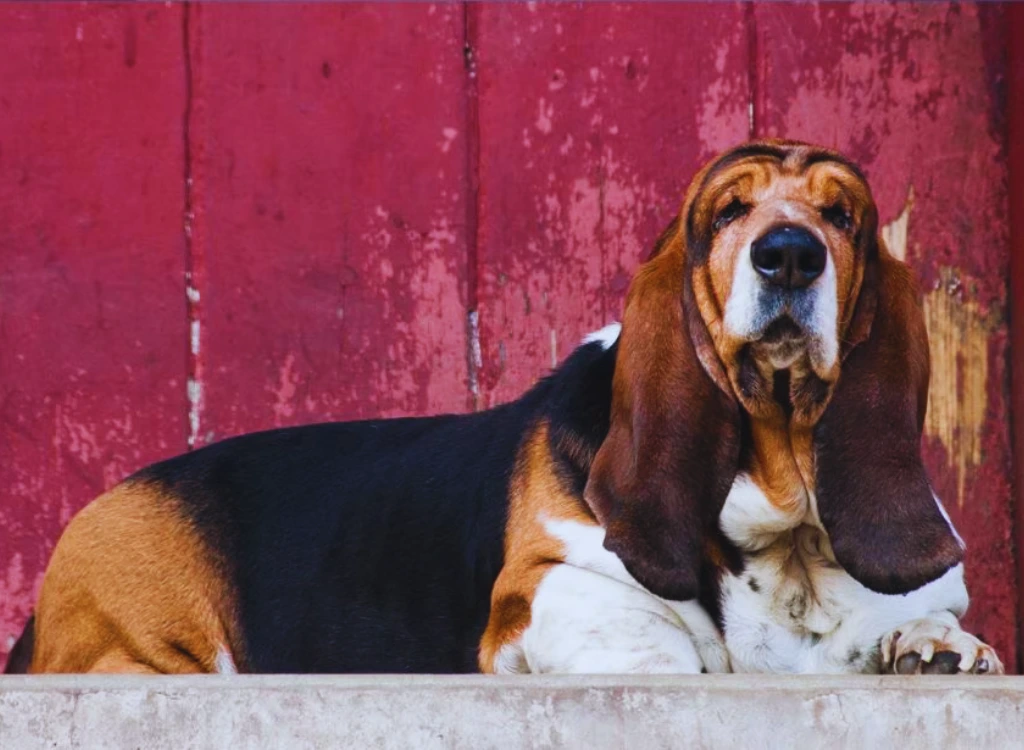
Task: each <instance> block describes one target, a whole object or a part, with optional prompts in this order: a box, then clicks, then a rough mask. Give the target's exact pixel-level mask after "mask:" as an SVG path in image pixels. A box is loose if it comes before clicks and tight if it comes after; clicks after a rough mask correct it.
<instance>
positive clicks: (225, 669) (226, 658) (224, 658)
mask: <svg viewBox="0 0 1024 750" xmlns="http://www.w3.org/2000/svg"><path fill="white" fill-rule="evenodd" d="M213 668H214V669H215V670H216V671H217V674H238V667H237V666H235V660H234V659H233V658H231V652H230V651H228V649H227V647H226V646H223V645H222V646H220V648H218V649H217V656H216V657H215V658H214V660H213Z"/></svg>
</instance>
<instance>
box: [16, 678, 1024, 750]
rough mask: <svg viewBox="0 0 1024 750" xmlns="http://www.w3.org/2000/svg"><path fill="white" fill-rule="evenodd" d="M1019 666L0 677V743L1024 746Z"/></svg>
mask: <svg viewBox="0 0 1024 750" xmlns="http://www.w3.org/2000/svg"><path fill="white" fill-rule="evenodd" d="M1022 746H1024V678H1017V677H987V678H986V677H947V678H942V677H928V678H920V677H918V678H913V677H907V678H903V677H841V678H837V677H828V678H824V677H811V678H808V677H802V678H780V677H753V676H741V675H727V676H714V677H712V676H703V677H670V678H665V677H644V678H640V677H513V678H498V677H481V676H469V677H430V676H416V677H404V676H403V677H326V676H302V677H296V676H241V677H214V676H209V677H120V676H109V677H108V676H102V677H100V676H51V677H22V676H14V677H2V678H0V748H2V749H3V750H31V749H33V748H44V747H45V748H144V749H145V750H161V749H163V748H167V749H168V750H184V749H185V748H218V749H221V748H261V749H262V748H340V747H352V748H374V749H376V748H417V749H419V748H467V749H468V750H484V749H485V748H536V747H543V748H573V749H577V748H584V749H585V750H600V749H602V748H629V749H630V750H642V749H644V748H686V749H687V750H689V749H691V748H692V749H696V748H729V750H733V749H734V748H758V749H759V750H760V749H761V748H787V749H788V748H799V750H810V748H814V747H828V748H830V749H831V748H841V747H850V748H884V747H898V748H901V750H913V749H914V748H928V749H929V750H935V749H937V748H964V747H966V748H971V749H972V750H991V749H992V748H1003V747H1006V748H1010V747H1015V748H1020V747H1022Z"/></svg>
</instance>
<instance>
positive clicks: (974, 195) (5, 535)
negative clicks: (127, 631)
mask: <svg viewBox="0 0 1024 750" xmlns="http://www.w3.org/2000/svg"><path fill="white" fill-rule="evenodd" d="M1003 14H1004V10H1003V9H1002V8H1000V7H980V6H975V5H970V4H964V5H960V4H946V3H928V4H876V3H869V4H850V3H820V4H809V5H791V4H772V3H756V4H746V5H740V4H725V3H694V4H660V3H624V4H614V5H612V4H604V3H575V4H568V3H562V4H551V5H548V4H535V3H530V4H525V5H524V4H489V3H485V4H479V5H468V6H465V7H464V6H462V5H451V4H438V5H426V4H403V5H396V4H369V3H367V4H312V3H311V4H276V5H267V4H249V5H247V4H219V3H210V4H192V5H190V6H189V7H188V8H187V9H186V8H183V7H182V6H180V5H171V6H166V7H165V6H163V5H144V6H136V5H133V4H117V3H114V4H104V5H102V6H99V5H76V6H72V5H67V4H61V5H56V6H55V5H50V4H45V3H35V4H33V3H21V4H9V5H7V6H3V7H0V48H2V49H4V51H5V52H6V53H7V54H6V55H5V56H4V58H3V60H0V79H2V80H3V81H4V88H3V91H0V253H2V265H0V352H2V355H0V453H2V455H0V487H2V488H3V489H4V490H5V491H6V493H7V494H6V495H5V496H4V497H3V498H0V654H2V653H4V652H5V650H6V648H7V638H9V637H10V636H12V635H14V634H16V632H17V630H18V629H19V628H20V627H21V624H22V622H23V621H24V618H25V616H26V615H27V613H28V611H29V609H30V607H31V604H32V601H33V599H34V596H35V591H36V590H37V587H38V585H39V581H40V577H41V574H42V570H43V566H44V565H45V562H46V557H47V555H48V553H49V550H50V549H51V548H52V545H53V543H54V541H55V540H56V538H57V535H58V533H59V530H60V528H62V526H63V525H64V524H65V523H66V522H67V520H68V519H69V518H70V517H71V515H72V514H73V513H74V512H75V511H77V510H78V509H79V508H80V507H81V506H82V505H83V504H84V503H85V502H87V501H88V500H89V499H90V498H91V497H93V496H95V495H96V494H97V493H99V492H101V491H102V490H103V489H104V488H105V487H108V486H110V485H111V484H112V483H114V482H116V481H118V480H119V479H120V478H122V477H123V476H124V475H125V474H127V473H129V472H131V471H133V470H134V469H136V468H139V467H141V466H143V465H145V464H146V463H149V462H150V461H152V460H154V459H156V458H159V457H162V456H167V455H172V454H175V453H178V452H180V451H182V450H184V449H185V447H186V444H187V441H188V440H189V439H190V434H191V438H194V442H195V444H197V445H201V444H204V443H207V442H209V441H211V440H214V439H218V438H221V437H225V436H227V435H230V434H235V433H239V432H243V431H248V430H254V429H261V428H267V427H273V426H279V425H285V424H295V423H302V422H310V421H319V420H325V419H342V418H358V417H373V416H380V415H383V416H394V415H402V414H425V413H437V412H442V411H461V410H464V409H465V408H467V404H468V405H470V406H473V405H479V406H489V405H492V404H495V403H499V402H502V401H506V400H508V399H510V398H513V397H515V396H516V395H518V394H519V393H521V392H522V391H523V389H525V388H526V387H528V386H529V385H530V384H531V383H532V382H534V380H535V379H536V378H537V377H539V376H540V375H542V374H544V373H545V372H546V371H547V370H548V369H549V368H550V367H551V366H552V364H553V363H554V362H556V361H558V360H559V359H561V358H562V357H564V356H565V355H566V353H568V351H570V349H571V348H572V347H573V346H574V345H575V343H576V342H577V341H578V340H579V338H580V337H581V336H582V335H583V334H584V333H586V332H587V331H590V330H593V329H595V328H597V327H600V326H602V325H604V324H605V323H607V322H609V321H611V320H613V319H616V318H617V317H618V316H619V313H620V309H621V304H622V300H623V296H624V294H625V291H626V288H627V285H628V281H629V278H630V277H631V275H632V273H633V271H634V269H635V268H636V266H637V265H638V263H639V262H640V260H641V258H642V257H643V255H644V254H645V252H646V250H647V248H648V247H649V246H650V244H651V242H652V241H653V239H654V238H655V237H656V236H657V235H658V233H659V232H660V231H661V230H662V229H663V227H664V226H665V225H666V224H667V223H668V221H669V220H670V218H671V217H672V216H673V215H674V213H675V211H676V210H677V207H678V203H679V201H680V198H681V194H682V191H683V189H684V188H685V186H686V183H687V182H688V180H689V178H690V176H691V175H692V173H693V172H694V170H695V169H696V168H697V166H698V165H699V164H700V163H702V162H703V161H704V160H705V159H707V158H708V157H709V156H711V155H712V154H713V153H716V152H717V151H719V150H721V149H722V148H725V147H727V146H730V145H732V144H733V143H736V142H738V141H741V140H743V139H744V138H746V137H747V136H748V135H749V134H751V133H752V132H753V133H756V134H758V135H786V136H792V137H799V138H805V139H809V140H816V141H821V142H825V143H828V144H832V145H835V146H838V147H840V148H841V149H843V150H844V151H846V152H847V153H849V154H850V155H851V156H852V157H853V158H855V159H857V160H858V161H860V162H861V163H862V164H863V165H864V167H865V169H866V170H867V172H868V175H869V177H870V180H871V182H872V185H873V186H874V188H875V191H876V197H877V199H878V202H879V205H880V208H881V213H882V221H883V222H885V223H888V222H891V221H893V220H894V219H896V218H897V217H900V216H902V217H903V219H904V221H905V223H906V227H905V229H906V238H907V239H906V243H905V245H906V247H905V253H906V258H907V260H908V261H909V262H910V263H911V264H913V265H914V266H915V267H916V268H917V269H918V271H919V272H920V275H921V277H922V279H923V283H924V288H925V291H926V292H931V293H933V294H941V295H947V296H945V297H941V300H942V301H944V302H950V304H952V305H953V307H951V308H949V310H953V311H954V312H956V314H957V315H959V314H960V312H962V313H963V315H964V316H967V318H969V319H970V321H971V325H970V326H966V324H965V326H966V327H965V329H964V330H970V331H974V332H978V331H981V332H982V334H983V337H982V338H983V340H980V341H979V342H975V343H976V344H978V345H979V346H978V348H977V350H976V351H975V352H974V354H976V355H977V356H978V357H983V358H984V360H985V361H986V362H987V367H986V369H985V376H984V377H985V383H984V390H985V391H986V394H987V399H988V400H987V402H985V403H984V404H982V406H983V407H984V408H983V409H981V410H979V413H982V412H983V413H982V418H981V419H980V420H975V421H974V422H971V423H970V425H967V424H966V423H965V424H963V425H961V424H959V423H957V424H953V425H952V426H950V424H949V420H950V419H952V420H953V421H955V420H956V419H959V417H958V416H956V415H957V414H958V412H957V411H956V409H952V410H949V411H948V412H947V417H948V418H947V422H946V423H943V424H944V429H942V430H937V431H936V433H935V434H937V435H942V436H944V437H942V438H941V439H940V438H938V437H935V436H930V437H929V438H927V439H926V441H925V452H926V456H927V459H928V463H929V466H930V468H931V471H932V475H933V477H934V480H935V484H936V487H937V488H938V489H939V491H940V492H941V493H942V494H943V495H944V496H945V497H947V498H952V497H957V496H961V497H962V498H963V503H962V507H958V506H959V503H957V502H952V503H950V505H951V506H953V507H951V508H950V510H951V513H952V515H953V516H954V518H955V519H956V520H957V522H958V524H959V526H960V527H961V529H962V530H963V532H964V536H965V537H966V538H967V540H968V543H969V545H970V551H969V556H968V568H969V579H970V584H971V587H972V589H973V591H974V605H973V607H972V612H971V614H970V617H969V620H968V622H969V624H970V625H971V626H973V627H975V628H976V629H977V630H979V631H980V632H982V633H983V634H984V635H985V636H986V637H987V638H989V639H991V640H992V642H993V643H994V644H995V645H996V646H997V647H998V648H999V649H1000V651H1001V653H1002V654H1003V656H1004V659H1005V660H1006V661H1007V663H1008V664H1012V663H1014V661H1015V657H1014V635H1015V628H1016V626H1015V615H1014V613H1015V612H1016V611H1017V607H1018V604H1019V598H1018V596H1017V592H1016V586H1015V583H1014V580H1015V579H1014V567H1013V554H1012V546H1011V534H1012V530H1011V514H1010V509H1011V500H1010V487H1009V484H1010V451H1009V435H1008V427H1007V423H1008V421H1009V420H1008V414H1009V405H1008V399H1009V393H1008V386H1007V382H1008V374H1007V372H1006V353H1007V337H1008V333H1007V322H1006V313H1005V310H1006V309H1007V305H1008V297H1007V288H1006V283H1007V282H1006V279H1007V275H1008V268H1009V254H1008V234H1007V233H1008V221H1009V219H1008V215H1009V214H1008V204H1007V179H1008V175H1007V169H1006V166H1005V153H1006V142H1005V122H1004V117H1005V112H1004V109H1005V102H1004V101H1003V100H1002V93H1001V88H1000V87H1001V86H1002V77H1003V76H1004V75H1005V66H1006V63H1005V55H1006V43H1005V39H1004V28H1003V26H1004V24H1003V20H1002V19H1003ZM72 123H73V125H72ZM911 195H912V196H913V197H912V205H913V208H912V211H910V210H908V208H907V207H908V206H909V205H910V203H911V199H910V198H909V197H908V196H911ZM965 196H968V198H969V199H967V200H965ZM902 232H903V227H902V226H901V227H900V235H899V236H900V237H902V236H903V234H902ZM949 284H953V286H955V288H954V289H952V290H950V289H948V288H947V286H948V285H949ZM938 299H940V298H939V297H934V298H933V300H938ZM961 306H962V308H963V310H962V311H961ZM949 310H947V309H946V308H942V309H941V310H940V312H942V313H943V314H945V312H948V311H949ZM934 317H935V321H933V322H936V321H937V322H936V324H937V325H948V324H947V323H945V322H943V321H945V320H946V318H944V317H943V315H941V314H937V315H936V316H934ZM947 317H948V316H947ZM954 319H955V320H959V318H956V315H953V316H952V317H950V320H954ZM965 319H966V318H965ZM977 321H982V323H977V325H975V323H976V322H977ZM955 349H956V347H955V346H949V347H946V350H945V351H953V352H954V354H953V356H957V357H959V358H958V359H957V361H956V362H952V363H950V362H945V363H943V364H942V366H943V367H944V369H943V370H942V372H943V373H944V375H943V377H944V380H943V382H945V383H952V385H947V386H945V387H946V388H947V389H952V390H956V392H957V396H958V397H962V395H963V393H964V392H965V388H966V386H965V385H964V383H965V382H966V381H965V378H964V369H963V368H964V362H966V361H967V360H966V359H965V358H964V356H963V353H959V354H957V353H956V352H955ZM942 356H948V355H945V354H943V355H942ZM972 356H974V355H972ZM979 369H980V368H979ZM979 377H980V375H979ZM977 386H978V383H977V382H972V388H973V389H974V390H973V391H972V392H977V391H978V388H977ZM946 396H947V397H948V396H949V394H946ZM954 406H957V408H959V407H960V406H962V404H955V405H954ZM972 408H973V407H972ZM950 414H952V415H953V416H952V417H949V415H950ZM975 422H977V425H980V427H979V426H977V425H976V424H975ZM965 426H968V427H970V428H971V429H972V430H973V429H975V427H977V434H973V433H972V434H971V435H970V436H967V437H970V441H969V444H970V446H971V460H969V461H967V460H964V459H963V456H962V455H961V456H959V457H958V456H957V455H955V454H956V453H957V451H961V452H962V450H963V448H962V446H963V445H964V444H965V441H964V437H965V436H964V435H962V434H960V433H958V432H957V430H960V429H962V428H964V427H965ZM945 427H949V428H950V429H945ZM950 434H952V435H955V437H954V438H952V439H951V438H949V437H948V436H949V435H950ZM978 441H980V448H979V449H978V450H977V451H975V450H974V449H975V448H977V447H978V446H979V442H978ZM975 457H976V458H977V460H975ZM961 489H962V493H961Z"/></svg>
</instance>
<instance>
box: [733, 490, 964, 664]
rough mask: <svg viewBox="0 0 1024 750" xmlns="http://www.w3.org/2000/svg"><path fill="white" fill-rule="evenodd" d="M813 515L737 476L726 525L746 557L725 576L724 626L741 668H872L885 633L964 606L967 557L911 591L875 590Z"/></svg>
mask: <svg viewBox="0 0 1024 750" xmlns="http://www.w3.org/2000/svg"><path fill="white" fill-rule="evenodd" d="M812 502H813V500H812V499H811V498H808V499H807V503H808V504H810V503H812ZM811 518H812V514H811V513H808V512H806V506H805V507H804V509H803V510H800V509H797V510H794V511H793V512H791V513H789V514H784V513H780V512H778V511H777V510H776V509H775V508H773V506H772V505H771V503H770V502H769V500H768V498H767V497H765V496H764V495H763V494H762V493H760V491H758V490H757V488H756V486H755V485H754V484H753V483H751V482H750V481H749V479H747V478H746V477H744V476H741V477H739V478H737V480H736V483H735V484H734V486H733V491H732V492H731V493H730V495H729V498H728V500H727V501H726V506H725V508H724V509H723V511H722V516H721V525H722V529H723V531H724V532H725V533H726V535H727V536H728V537H729V538H730V539H732V540H733V541H734V542H736V543H737V544H739V545H740V546H741V548H742V549H743V553H744V559H745V565H744V570H743V572H742V573H740V574H738V575H734V574H731V573H727V574H725V576H724V578H723V580H722V592H721V603H722V618H723V630H724V637H725V643H726V647H727V649H728V651H729V656H730V660H731V662H732V668H733V670H734V671H736V672H773V673H787V672H788V673H829V672H832V673H837V672H874V671H877V670H878V667H879V662H878V653H879V646H880V641H881V638H882V636H883V635H885V634H886V633H887V632H889V631H890V630H892V629H893V628H896V627H898V626H899V625H900V624H902V623H904V622H907V621H909V620H912V619H914V618H917V617H926V616H928V615H930V614H932V613H934V612H937V611H943V610H956V609H961V610H962V609H963V608H965V607H966V601H967V597H966V589H965V588H964V584H963V570H962V567H961V566H957V567H955V568H953V569H951V570H950V571H949V572H947V573H946V574H945V575H944V576H942V577H941V578H939V579H938V580H936V581H933V582H932V583H930V584H928V585H926V586H923V587H921V588H920V589H917V590H916V591H913V592H910V593H909V594H906V595H902V596H887V595H884V594H878V593H875V592H873V591H870V590H868V589H867V588H865V587H864V586H862V585H861V584H860V583H858V582H857V581H855V580H854V579H853V578H852V577H851V576H849V575H848V574H847V573H846V571H844V570H843V569H842V568H841V567H840V566H839V565H838V564H836V563H835V561H834V559H833V558H832V555H831V548H830V546H829V543H828V539H827V537H826V535H825V533H824V532H823V531H821V530H820V529H819V528H818V527H816V526H813V525H810V524H808V523H806V521H807V520H809V519H811ZM787 525H788V526H789V527H788V528H787Z"/></svg>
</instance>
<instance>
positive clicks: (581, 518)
mask: <svg viewBox="0 0 1024 750" xmlns="http://www.w3.org/2000/svg"><path fill="white" fill-rule="evenodd" d="M548 445H549V443H548V425H547V424H546V423H541V424H540V425H538V426H537V427H536V428H535V429H534V430H533V433H532V434H531V435H529V436H528V437H527V439H526V440H525V441H524V443H523V447H522V448H521V449H520V451H519V458H518V460H517V462H516V468H515V472H514V474H513V475H512V482H511V485H510V487H509V512H508V524H507V525H506V527H505V564H504V566H503V567H502V569H501V572H500V573H499V574H498V579H497V581H496V582H495V584H494V589H493V590H492V592H491V615H490V619H489V620H488V623H487V629H486V630H485V631H484V635H483V637H482V638H481V640H480V669H481V671H483V672H493V671H494V668H495V659H496V658H497V655H498V651H499V650H500V649H501V647H502V646H504V645H505V644H508V643H513V642H515V641H516V640H517V639H518V638H519V637H520V636H521V635H522V633H523V631H524V630H526V628H527V627H529V625H530V617H531V614H530V609H531V604H532V602H533V596H534V593H535V592H536V590H537V586H538V585H540V582H541V579H543V578H544V575H545V574H546V573H547V572H548V571H549V570H551V568H552V567H553V566H555V565H558V564H560V563H561V562H563V560H564V559H565V551H564V548H563V545H562V542H561V541H559V540H558V539H555V538H554V537H552V536H550V535H549V534H548V533H547V531H545V529H544V522H545V521H546V520H569V521H577V522H579V523H582V524H588V525H591V526H596V525H597V523H596V521H595V520H594V518H593V516H592V515H591V514H590V513H589V512H588V509H587V507H586V506H585V505H584V504H583V500H582V498H580V497H578V496H576V495H573V494H572V493H570V492H569V491H567V490H566V488H565V487H564V486H563V485H562V483H561V482H560V481H559V479H558V477H557V475H556V473H555V464H554V460H553V459H552V457H551V452H550V450H549V448H548Z"/></svg>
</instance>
